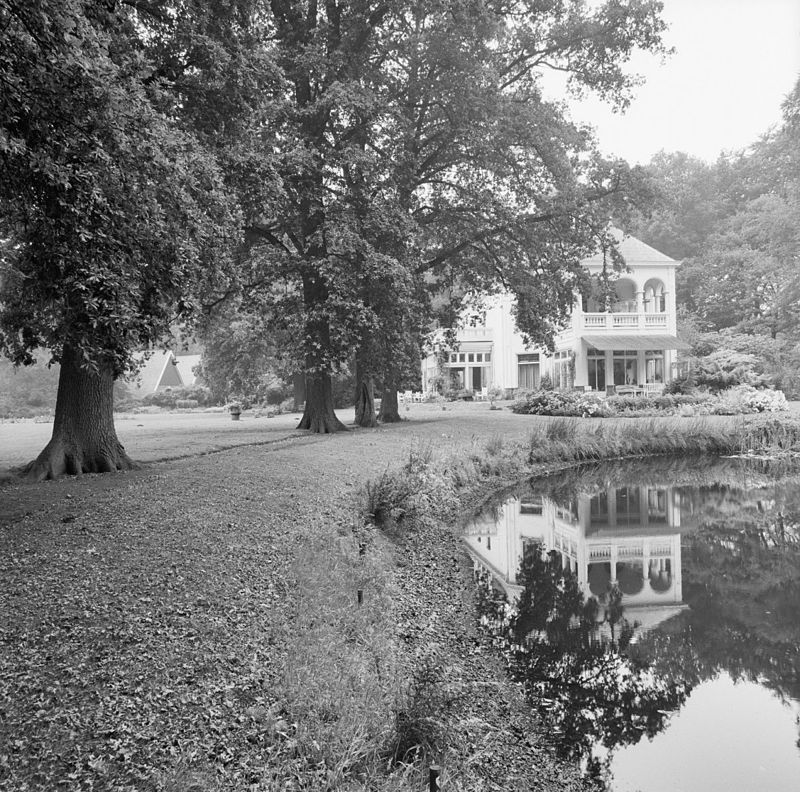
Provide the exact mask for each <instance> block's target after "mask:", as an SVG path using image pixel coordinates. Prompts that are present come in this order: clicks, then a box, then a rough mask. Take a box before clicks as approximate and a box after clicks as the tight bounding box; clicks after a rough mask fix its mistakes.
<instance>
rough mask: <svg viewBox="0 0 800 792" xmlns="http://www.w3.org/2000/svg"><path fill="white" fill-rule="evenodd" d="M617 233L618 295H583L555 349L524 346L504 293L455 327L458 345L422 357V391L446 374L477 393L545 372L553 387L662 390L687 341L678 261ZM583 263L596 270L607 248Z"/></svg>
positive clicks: (532, 383)
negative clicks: (682, 331) (475, 320)
mask: <svg viewBox="0 0 800 792" xmlns="http://www.w3.org/2000/svg"><path fill="white" fill-rule="evenodd" d="M614 233H615V234H616V235H617V238H618V240H619V243H618V249H619V252H620V253H621V254H622V256H623V258H624V259H625V263H626V265H627V270H626V271H625V272H623V273H621V274H620V275H619V277H618V278H617V279H616V280H615V281H614V290H615V300H614V301H613V303H612V304H610V305H608V306H600V305H599V304H597V301H596V300H594V299H589V300H585V301H584V300H581V299H580V298H578V299H577V300H576V303H575V306H574V308H573V311H572V315H571V318H570V321H569V324H568V326H567V327H566V328H565V329H564V330H562V331H561V332H560V333H558V335H557V336H556V339H555V351H554V352H553V353H552V354H549V353H547V352H545V351H544V350H542V349H538V348H530V347H526V346H525V343H524V341H523V338H522V335H521V334H520V333H519V332H518V331H517V328H516V327H515V324H514V318H513V315H512V306H513V301H514V298H513V296H511V295H502V296H499V297H496V298H493V299H492V300H491V301H489V302H487V306H486V311H485V314H484V318H483V322H482V324H480V325H478V326H470V327H462V328H460V329H458V331H457V335H456V346H455V347H454V348H453V349H451V350H449V351H448V352H447V354H446V359H445V360H444V362H442V356H439V357H438V358H437V356H436V355H435V354H430V355H428V356H427V357H426V358H425V359H424V360H423V362H422V389H423V391H431V390H434V389H435V384H436V383H437V382H439V381H440V379H439V378H440V377H442V376H444V377H446V378H447V379H448V380H449V382H450V385H451V387H454V388H463V389H466V390H469V391H473V392H476V393H480V392H484V393H485V392H486V390H487V389H488V388H489V387H491V386H497V387H500V388H504V389H505V390H506V391H507V392H508V391H509V390H510V391H516V390H534V389H536V388H538V387H539V385H540V383H541V381H542V378H543V377H544V376H545V375H547V376H549V378H550V379H551V382H552V384H553V386H554V387H556V388H566V389H572V388H577V389H581V390H586V391H595V392H600V393H609V392H617V393H633V394H637V393H650V392H658V391H660V390H661V389H662V388H663V386H664V383H666V382H668V381H669V380H670V379H671V378H672V371H673V364H674V363H675V360H676V352H677V350H679V349H684V348H687V347H686V345H685V344H683V343H682V342H681V341H679V340H678V337H677V327H676V305H675V271H676V269H677V267H678V266H679V262H677V261H675V260H674V259H671V258H669V256H665V255H664V254H663V253H660V252H659V251H657V250H655V249H654V248H651V247H650V246H649V245H646V244H645V243H644V242H641V241H640V240H638V239H636V238H635V237H631V236H623V235H622V233H621V232H617V231H615V232H614ZM581 263H582V265H583V266H584V267H585V268H586V269H587V270H588V271H589V273H590V274H592V275H598V274H600V273H601V272H602V269H603V256H602V254H599V253H598V254H597V255H595V256H592V257H591V258H588V259H586V260H584V261H583V262H581ZM442 367H443V368H444V370H442Z"/></svg>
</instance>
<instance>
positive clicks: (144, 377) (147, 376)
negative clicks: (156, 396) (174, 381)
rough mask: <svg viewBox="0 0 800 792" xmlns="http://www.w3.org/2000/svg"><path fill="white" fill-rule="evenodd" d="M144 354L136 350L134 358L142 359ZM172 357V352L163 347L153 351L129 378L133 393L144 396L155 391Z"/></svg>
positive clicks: (170, 363)
mask: <svg viewBox="0 0 800 792" xmlns="http://www.w3.org/2000/svg"><path fill="white" fill-rule="evenodd" d="M144 355H145V353H144V352H136V353H135V354H134V358H136V359H137V360H142V359H143V358H144ZM174 358H175V356H174V355H173V354H172V352H165V351H164V350H163V349H158V350H156V351H155V352H153V353H152V354H151V355H150V357H149V358H147V360H145V361H144V363H143V364H142V367H141V368H140V369H139V371H138V372H137V373H136V374H135V375H134V376H133V377H132V379H131V380H130V387H131V390H132V391H133V392H134V394H139V395H141V396H145V395H147V394H148V393H155V392H156V390H157V389H158V386H159V385H160V384H161V380H162V379H163V378H164V372H165V371H166V368H167V366H170V365H172V361H173V360H174Z"/></svg>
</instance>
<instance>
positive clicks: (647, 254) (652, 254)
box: [581, 228, 679, 267]
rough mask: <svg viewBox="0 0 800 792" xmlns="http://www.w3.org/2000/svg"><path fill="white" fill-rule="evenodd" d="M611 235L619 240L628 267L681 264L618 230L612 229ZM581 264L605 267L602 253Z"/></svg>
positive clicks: (618, 245)
mask: <svg viewBox="0 0 800 792" xmlns="http://www.w3.org/2000/svg"><path fill="white" fill-rule="evenodd" d="M611 235H612V236H613V237H614V239H616V240H617V247H618V249H619V252H620V253H621V254H622V256H623V258H624V259H625V263H626V264H627V265H628V266H632V265H634V264H645V265H647V264H673V265H675V266H677V265H678V264H679V262H677V261H675V259H673V258H670V257H669V256H666V255H664V254H663V253H660V252H659V251H658V250H656V249H655V248H652V247H650V245H647V244H645V243H644V242H642V240H641V239H637V238H636V237H634V236H630V235H626V234H625V233H624V232H622V231H620V230H619V229H618V228H612V229H611ZM581 264H583V265H584V266H592V265H595V266H598V267H601V266H602V265H603V253H602V251H599V252H597V253H595V254H594V255H593V256H591V257H589V258H587V259H584V260H583V261H582V262H581Z"/></svg>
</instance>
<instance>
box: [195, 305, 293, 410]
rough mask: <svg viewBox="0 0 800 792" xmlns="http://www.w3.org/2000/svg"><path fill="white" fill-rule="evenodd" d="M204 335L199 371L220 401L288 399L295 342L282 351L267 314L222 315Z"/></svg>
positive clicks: (205, 328) (209, 325)
mask: <svg viewBox="0 0 800 792" xmlns="http://www.w3.org/2000/svg"><path fill="white" fill-rule="evenodd" d="M202 338H203V355H202V358H201V361H200V370H199V372H198V373H199V376H200V378H201V379H202V380H203V382H204V383H205V384H206V385H207V386H208V388H209V389H210V390H211V392H212V393H213V395H214V398H215V399H216V400H217V401H226V400H227V399H229V398H232V397H233V396H236V398H239V399H246V400H247V401H248V402H252V403H262V402H267V403H273V404H274V403H279V402H281V401H283V399H284V398H286V395H287V392H286V386H285V385H284V381H285V379H286V378H288V376H290V375H291V373H292V370H293V368H294V361H293V360H292V359H291V345H289V344H286V345H283V349H282V351H281V352H280V353H279V350H278V345H277V344H276V343H275V341H274V339H273V338H272V336H271V335H270V334H269V333H267V331H266V328H265V322H264V318H263V317H259V316H255V315H248V314H238V315H235V314H232V313H229V312H226V313H223V314H220V315H218V316H217V317H216V318H215V319H214V321H213V322H208V323H207V324H206V326H205V327H204V329H203V332H202Z"/></svg>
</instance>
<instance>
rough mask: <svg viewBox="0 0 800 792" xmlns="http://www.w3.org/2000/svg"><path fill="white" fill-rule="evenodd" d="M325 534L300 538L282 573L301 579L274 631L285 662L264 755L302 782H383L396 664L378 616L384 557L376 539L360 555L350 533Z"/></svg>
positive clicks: (320, 785)
mask: <svg viewBox="0 0 800 792" xmlns="http://www.w3.org/2000/svg"><path fill="white" fill-rule="evenodd" d="M330 533H332V532H331V531H328V534H330ZM325 534H326V531H325V530H322V531H321V532H320V534H319V535H318V536H316V537H309V539H307V541H306V545H307V546H306V547H304V548H303V549H302V552H300V553H298V556H297V557H298V560H297V561H296V563H295V566H294V568H293V569H292V570H291V573H290V574H291V576H292V577H293V578H295V579H297V580H298V581H302V585H301V586H299V587H298V591H299V596H298V599H297V601H296V603H295V605H296V608H295V613H294V615H293V618H292V619H291V620H289V621H288V624H287V628H286V634H285V635H284V636H283V641H284V649H285V654H286V657H287V662H286V663H285V664H284V671H283V674H282V677H281V679H280V680H279V683H278V685H277V686H276V693H277V694H278V695H279V699H278V701H277V702H275V704H273V706H272V708H271V712H273V713H275V714H274V716H273V717H274V718H276V719H278V720H279V722H280V726H279V727H277V728H276V726H275V725H274V723H273V725H272V726H271V730H272V731H273V732H274V739H273V740H272V751H271V754H270V761H271V763H275V764H276V765H277V767H276V770H277V771H278V772H279V773H282V774H283V775H282V777H283V778H290V777H292V776H293V775H295V776H296V777H299V778H303V779H304V780H305V781H307V782H308V783H309V785H308V786H307V787H305V788H309V789H311V788H314V789H330V790H335V789H348V790H349V789H353V788H355V787H354V786H353V784H354V783H357V786H358V788H362V784H365V785H366V786H367V787H369V788H380V789H385V788H392V787H391V784H389V785H388V786H385V785H384V783H383V782H384V781H385V780H387V779H386V775H387V771H386V761H385V745H386V744H387V742H389V741H391V739H392V735H393V734H394V733H395V723H394V717H393V713H394V712H395V711H396V710H397V708H398V701H400V699H401V691H402V689H403V679H404V678H405V672H404V670H403V668H402V654H403V653H402V649H401V648H400V647H399V646H398V645H397V642H396V639H395V638H394V635H393V632H394V625H393V624H391V620H390V619H387V618H386V614H387V613H390V612H391V608H392V601H393V597H394V593H393V590H392V588H391V584H390V583H388V582H387V580H388V579H387V577H386V575H385V571H384V569H385V566H386V564H387V563H388V562H387V561H386V558H384V551H383V550H382V549H381V547H380V546H377V547H376V546H375V545H373V548H372V551H371V552H370V553H369V554H368V555H365V556H364V555H361V554H360V553H359V552H358V548H357V546H356V545H355V542H354V541H353V540H352V538H351V537H348V538H347V539H343V538H341V537H339V541H338V542H337V541H336V537H332V536H331V535H325ZM332 546H333V547H335V548H337V549H336V550H334V551H333V552H332V550H331V548H332ZM359 590H360V591H362V593H363V597H362V600H363V601H362V603H361V604H359V602H358V599H357V592H358V591H359ZM368 778H372V779H373V780H374V779H377V778H380V779H381V782H380V784H377V785H376V786H375V785H370V784H366V779H368ZM277 780H278V779H277V778H276V781H277ZM376 783H377V782H376ZM276 788H277V787H276Z"/></svg>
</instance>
